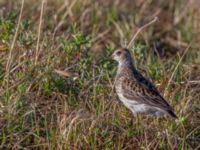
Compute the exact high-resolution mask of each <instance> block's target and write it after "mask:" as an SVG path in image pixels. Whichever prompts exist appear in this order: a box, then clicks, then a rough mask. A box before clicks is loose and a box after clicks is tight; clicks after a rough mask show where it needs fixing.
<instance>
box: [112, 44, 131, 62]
mask: <svg viewBox="0 0 200 150" xmlns="http://www.w3.org/2000/svg"><path fill="white" fill-rule="evenodd" d="M112 58H113V59H114V60H116V61H117V62H118V63H119V64H128V65H129V64H132V63H133V60H132V57H131V52H130V51H129V50H128V49H126V48H121V49H117V50H116V51H115V52H114V53H113V54H112Z"/></svg>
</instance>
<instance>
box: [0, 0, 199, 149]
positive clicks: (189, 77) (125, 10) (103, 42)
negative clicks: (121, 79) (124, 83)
mask: <svg viewBox="0 0 200 150" xmlns="http://www.w3.org/2000/svg"><path fill="white" fill-rule="evenodd" d="M186 3H187V1H181V0H176V1H175V3H173V4H172V3H170V2H168V1H166V2H165V3H158V2H156V1H148V2H146V1H144V2H142V1H134V2H130V1H122V0H120V1H118V2H117V1H114V0H107V1H105V0H102V1H98V2H97V1H92V0H88V1H81V0H77V1H71V2H69V3H66V2H65V1H64V0H60V1H53V0H48V1H47V2H46V3H45V5H44V14H43V16H42V20H40V11H41V5H42V3H41V2H40V1H36V0H29V2H26V1H25V4H24V9H23V11H22V12H21V13H22V19H21V21H20V22H18V19H19V15H20V7H21V4H22V1H19V0H17V1H15V2H13V3H9V2H8V1H6V0H3V1H1V2H0V8H2V9H0V10H2V11H0V12H1V13H0V149H23V148H27V149H107V150H109V149H119V150H122V149H144V150H146V149H169V150H171V149H178V150H186V149H187V150H190V149H191V150H192V149H199V148H200V147H199V140H200V103H199V100H200V94H199V89H200V78H199V74H200V67H199V66H200V61H199V60H200V59H199V58H200V53H199V50H200V46H199V44H198V41H199V36H197V33H199V28H198V27H197V26H196V24H197V23H198V19H197V17H198V15H199V11H197V10H198V9H197V8H196V4H195V3H196V1H194V3H189V4H188V6H187V10H186V11H187V12H186V13H185V15H184V16H181V12H183V10H185V8H184V9H183V8H182V7H181V6H184V5H186ZM65 5H66V6H65ZM157 12H159V14H157V16H158V18H159V21H157V22H155V23H153V24H151V25H150V26H148V27H147V28H145V29H144V30H142V32H141V33H140V34H139V35H138V36H137V38H136V40H135V41H134V43H135V44H134V46H131V47H130V49H131V51H132V52H133V55H134V58H135V63H136V65H137V68H138V69H139V70H141V71H142V73H143V74H144V75H145V76H146V77H149V78H151V79H152V80H153V81H154V83H155V84H156V85H157V87H158V89H159V91H160V92H161V93H162V94H165V98H166V99H167V100H168V101H169V103H170V104H171V105H172V106H173V108H174V109H175V112H176V114H177V115H178V117H179V119H178V120H177V121H171V120H167V119H165V118H163V119H155V118H148V117H145V116H139V117H138V118H135V117H134V116H133V114H132V113H131V112H130V111H129V110H128V109H126V108H125V107H124V106H123V105H122V104H121V103H120V102H119V100H118V98H117V96H116V93H115V92H114V90H113V83H114V77H115V74H116V67H117V63H116V62H114V61H113V60H112V59H111V54H112V53H113V51H114V50H115V49H117V48H119V47H121V46H124V45H128V44H129V42H130V41H131V38H132V37H133V35H134V34H135V33H136V32H137V31H138V29H139V28H140V27H141V26H142V25H144V24H146V23H148V21H149V20H152V19H153V14H156V13H157ZM163 17H166V19H165V20H163V19H162V18H163ZM175 18H180V21H179V22H178V23H176V24H175V25H174V23H173V21H174V20H175ZM188 20H189V21H188ZM40 21H42V27H41V28H40V30H41V37H40V41H38V42H39V43H38V42H37V39H38V36H39V33H38V27H39V22H40ZM18 23H19V30H17V24H18ZM16 32H17V39H16V41H15V42H14V48H13V50H12V53H11V56H12V57H10V58H9V57H8V56H9V53H10V51H11V45H12V42H13V39H14V35H15V33H16ZM37 44H39V54H38V59H37V63H35V61H36V49H37ZM190 44H191V45H190ZM189 45H190V47H189ZM187 47H189V50H188V51H187V53H186V54H185V56H184V57H183V59H182V56H183V54H184V52H185V51H186V50H187ZM9 61H10V62H11V65H10V68H8V67H7V68H6V66H7V63H8V62H9ZM179 62H180V64H179ZM177 64H179V65H178V66H177ZM172 75H173V77H172ZM170 80H171V82H170V84H168V83H169V81H170Z"/></svg>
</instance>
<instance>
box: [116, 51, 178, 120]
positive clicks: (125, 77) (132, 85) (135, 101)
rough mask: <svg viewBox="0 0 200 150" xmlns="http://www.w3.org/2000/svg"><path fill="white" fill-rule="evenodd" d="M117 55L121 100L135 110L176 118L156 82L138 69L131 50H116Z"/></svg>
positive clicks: (118, 86)
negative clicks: (148, 78) (155, 84)
mask: <svg viewBox="0 0 200 150" xmlns="http://www.w3.org/2000/svg"><path fill="white" fill-rule="evenodd" d="M117 53H120V55H119V56H118V55H117ZM115 57H116V59H117V61H118V62H119V66H118V71H117V78H116V85H115V87H116V91H117V94H118V95H119V98H120V100H121V101H123V103H124V104H125V105H126V106H127V107H128V108H129V109H131V110H132V111H133V112H143V113H147V114H148V112H151V113H152V112H153V114H156V113H159V114H162V115H163V114H166V115H168V116H170V117H173V118H176V115H175V114H174V112H173V110H172V107H171V106H170V105H169V104H168V102H167V101H166V100H165V99H164V98H163V97H162V96H161V95H160V93H159V92H158V90H157V89H156V87H155V86H154V84H153V83H152V82H150V81H149V80H147V79H146V78H145V77H144V76H143V75H142V74H140V73H139V72H138V71H137V70H136V68H135V67H134V65H133V62H132V58H131V55H130V52H129V51H128V50H127V49H121V50H118V51H116V52H115ZM138 108H139V109H138ZM156 115H157V114H156ZM162 115H161V116H162Z"/></svg>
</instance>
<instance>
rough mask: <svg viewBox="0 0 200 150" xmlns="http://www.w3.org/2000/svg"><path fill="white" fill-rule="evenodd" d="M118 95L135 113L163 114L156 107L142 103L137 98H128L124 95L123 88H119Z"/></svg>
mask: <svg viewBox="0 0 200 150" xmlns="http://www.w3.org/2000/svg"><path fill="white" fill-rule="evenodd" d="M117 95H118V97H119V99H120V101H122V103H123V104H124V105H125V106H126V107H127V108H128V109H130V110H131V111H132V112H133V113H134V114H137V113H145V114H149V115H153V116H158V115H159V116H160V115H162V114H163V113H161V112H160V111H159V110H158V109H157V108H155V107H152V106H149V105H147V104H140V103H138V102H137V100H134V99H127V98H126V97H124V96H123V94H122V93H121V89H119V88H118V89H117ZM157 113H159V114H157ZM160 113H161V114H160Z"/></svg>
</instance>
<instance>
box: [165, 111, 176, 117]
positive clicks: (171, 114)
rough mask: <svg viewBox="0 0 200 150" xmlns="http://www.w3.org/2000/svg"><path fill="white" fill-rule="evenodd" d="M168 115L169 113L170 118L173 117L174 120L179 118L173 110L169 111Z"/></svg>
mask: <svg viewBox="0 0 200 150" xmlns="http://www.w3.org/2000/svg"><path fill="white" fill-rule="evenodd" d="M167 113H168V116H169V117H171V118H173V119H176V118H177V116H176V114H175V113H174V112H173V111H172V110H167Z"/></svg>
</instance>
